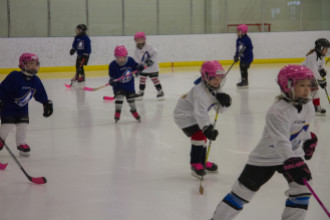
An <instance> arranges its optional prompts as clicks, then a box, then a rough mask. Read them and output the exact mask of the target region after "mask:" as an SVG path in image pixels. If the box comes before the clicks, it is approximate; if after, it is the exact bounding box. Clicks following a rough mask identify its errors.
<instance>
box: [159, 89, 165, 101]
mask: <svg viewBox="0 0 330 220" xmlns="http://www.w3.org/2000/svg"><path fill="white" fill-rule="evenodd" d="M157 99H158V100H164V92H163V90H159V91H158V92H157Z"/></svg>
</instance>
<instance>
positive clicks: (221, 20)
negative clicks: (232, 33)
mask: <svg viewBox="0 0 330 220" xmlns="http://www.w3.org/2000/svg"><path fill="white" fill-rule="evenodd" d="M206 8H207V13H206V14H207V18H206V19H207V27H206V33H223V32H225V31H226V14H225V12H226V10H225V0H207V1H206Z"/></svg>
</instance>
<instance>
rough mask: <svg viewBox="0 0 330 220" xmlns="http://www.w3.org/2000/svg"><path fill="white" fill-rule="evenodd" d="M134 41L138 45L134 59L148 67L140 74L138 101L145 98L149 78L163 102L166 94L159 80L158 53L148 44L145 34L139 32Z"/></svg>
mask: <svg viewBox="0 0 330 220" xmlns="http://www.w3.org/2000/svg"><path fill="white" fill-rule="evenodd" d="M134 40H135V43H136V49H135V52H134V59H135V60H136V61H137V62H139V63H140V64H143V65H147V68H146V69H145V70H144V71H143V72H142V73H141V74H140V86H139V87H140V91H139V92H138V93H137V94H136V97H137V100H139V99H142V98H143V95H144V89H145V88H146V81H147V78H148V76H149V77H150V79H151V81H152V82H153V83H154V86H155V88H156V90H157V98H158V99H160V100H162V99H163V98H164V92H163V90H162V85H161V84H160V81H159V78H158V75H159V66H158V52H157V50H155V49H154V48H153V47H152V46H151V45H149V44H146V35H145V33H144V32H137V33H136V34H135V35H134Z"/></svg>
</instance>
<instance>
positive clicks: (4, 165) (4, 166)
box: [0, 163, 8, 170]
mask: <svg viewBox="0 0 330 220" xmlns="http://www.w3.org/2000/svg"><path fill="white" fill-rule="evenodd" d="M7 165H8V163H0V170H5V169H6V167H7Z"/></svg>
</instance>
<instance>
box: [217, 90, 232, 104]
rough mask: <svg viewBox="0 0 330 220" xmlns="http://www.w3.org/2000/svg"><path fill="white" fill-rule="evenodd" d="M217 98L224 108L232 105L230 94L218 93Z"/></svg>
mask: <svg viewBox="0 0 330 220" xmlns="http://www.w3.org/2000/svg"><path fill="white" fill-rule="evenodd" d="M215 97H216V99H217V100H218V102H219V103H220V104H221V105H222V106H224V107H229V106H230V105H231V97H230V96H229V95H228V94H226V93H217V94H215Z"/></svg>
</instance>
